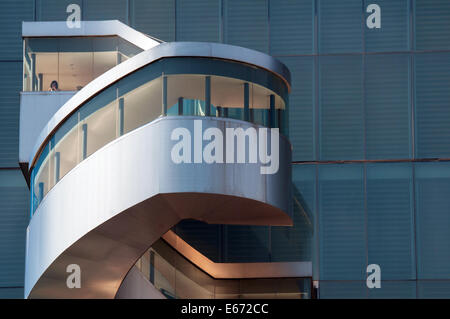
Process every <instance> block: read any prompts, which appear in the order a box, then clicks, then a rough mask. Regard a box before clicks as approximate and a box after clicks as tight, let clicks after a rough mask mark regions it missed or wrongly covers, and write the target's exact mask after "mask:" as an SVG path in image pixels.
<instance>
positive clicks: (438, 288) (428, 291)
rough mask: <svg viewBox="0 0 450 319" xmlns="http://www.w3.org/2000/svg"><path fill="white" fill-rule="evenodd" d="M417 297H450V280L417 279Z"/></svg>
mask: <svg viewBox="0 0 450 319" xmlns="http://www.w3.org/2000/svg"><path fill="white" fill-rule="evenodd" d="M417 298H419V299H449V298H450V280H448V279H446V280H419V281H417Z"/></svg>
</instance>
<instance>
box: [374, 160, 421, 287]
mask: <svg viewBox="0 0 450 319" xmlns="http://www.w3.org/2000/svg"><path fill="white" fill-rule="evenodd" d="M366 169H367V171H366V174H367V181H366V191H367V214H368V244H369V246H368V249H369V251H368V254H369V259H368V261H369V262H368V263H369V264H377V265H379V266H380V267H381V271H382V278H383V280H405V279H415V277H416V262H415V247H414V235H415V234H414V212H413V207H414V205H413V183H412V165H411V163H372V164H367V168H366Z"/></svg>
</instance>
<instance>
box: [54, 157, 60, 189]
mask: <svg viewBox="0 0 450 319" xmlns="http://www.w3.org/2000/svg"><path fill="white" fill-rule="evenodd" d="M60 162H61V153H60V152H55V172H54V173H55V184H56V183H58V181H59V174H60Z"/></svg>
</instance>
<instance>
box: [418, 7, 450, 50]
mask: <svg viewBox="0 0 450 319" xmlns="http://www.w3.org/2000/svg"><path fill="white" fill-rule="evenodd" d="M414 5H415V7H414V12H415V17H414V19H415V30H414V32H415V35H416V39H415V46H416V49H417V50H448V49H450V1H448V0H414Z"/></svg>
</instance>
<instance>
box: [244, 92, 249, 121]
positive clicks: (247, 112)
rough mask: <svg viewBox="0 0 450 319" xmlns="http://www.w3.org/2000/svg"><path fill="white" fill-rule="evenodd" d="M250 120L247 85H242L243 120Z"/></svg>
mask: <svg viewBox="0 0 450 319" xmlns="http://www.w3.org/2000/svg"><path fill="white" fill-rule="evenodd" d="M249 119H250V94H249V85H248V83H244V120H245V121H248V120H249Z"/></svg>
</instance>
